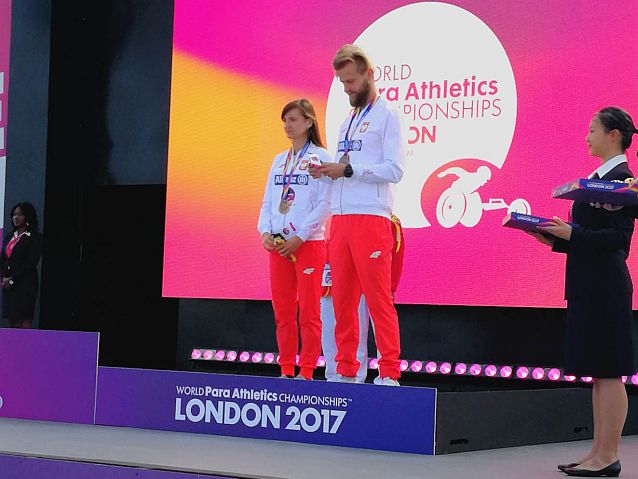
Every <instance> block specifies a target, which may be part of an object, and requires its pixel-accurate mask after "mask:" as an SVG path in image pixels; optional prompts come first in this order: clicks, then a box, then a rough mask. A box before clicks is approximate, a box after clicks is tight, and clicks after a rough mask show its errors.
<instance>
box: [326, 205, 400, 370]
mask: <svg viewBox="0 0 638 479" xmlns="http://www.w3.org/2000/svg"><path fill="white" fill-rule="evenodd" d="M393 245H394V230H393V227H392V222H391V221H390V220H389V219H387V218H384V217H382V216H373V215H335V216H333V217H332V226H331V230H330V269H331V271H332V297H333V301H334V309H335V318H336V325H335V338H336V341H337V356H336V360H337V372H338V373H339V374H341V375H343V376H348V377H353V376H356V374H357V370H358V369H359V361H357V345H358V344H359V317H358V314H357V308H358V306H359V299H360V296H361V293H362V292H363V295H364V296H365V298H366V302H367V303H368V310H369V311H370V316H372V318H373V320H374V327H375V337H376V342H377V349H378V350H379V352H380V353H381V359H380V360H379V374H380V375H381V377H389V378H393V379H398V378H399V377H400V376H401V371H400V369H399V354H400V353H401V341H400V338H399V320H398V316H397V311H396V309H395V308H394V303H393V300H392V293H391V291H390V287H391V269H392V248H393Z"/></svg>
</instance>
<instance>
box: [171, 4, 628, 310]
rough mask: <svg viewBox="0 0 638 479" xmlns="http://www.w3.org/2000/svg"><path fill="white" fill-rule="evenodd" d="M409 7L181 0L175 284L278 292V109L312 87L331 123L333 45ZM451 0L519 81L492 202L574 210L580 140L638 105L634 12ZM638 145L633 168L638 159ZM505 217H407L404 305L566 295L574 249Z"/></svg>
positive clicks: (262, 295) (518, 301)
mask: <svg viewBox="0 0 638 479" xmlns="http://www.w3.org/2000/svg"><path fill="white" fill-rule="evenodd" d="M410 3H413V2H407V1H396V0H395V1H386V0H384V1H352V2H341V1H336V0H335V1H332V0H329V1H323V2H314V3H310V2H298V1H295V0H282V1H278V2H265V1H263V2H262V1H254V2H241V1H240V2H232V3H231V2H211V1H209V0H176V2H175V26H174V51H173V85H172V93H171V122H170V139H169V164H168V180H167V188H168V191H167V195H168V197H167V213H166V214H167V216H166V243H165V258H164V287H163V294H164V295H165V296H171V297H188V298H223V299H226V298H237V299H269V298H270V292H269V287H268V273H267V254H266V253H265V251H264V250H263V249H262V247H261V241H260V238H259V234H258V233H257V230H256V223H257V218H258V215H259V209H260V206H261V199H262V194H263V188H264V182H265V177H266V174H267V172H268V169H269V167H270V164H271V161H272V158H273V156H274V155H275V154H277V153H278V152H280V151H283V150H284V149H286V148H287V146H288V143H287V141H286V138H285V136H284V134H283V132H282V128H281V122H280V120H279V114H280V111H281V108H282V106H283V105H284V104H285V103H286V102H287V101H289V100H291V99H294V98H298V97H302V96H304V97H308V98H310V99H311V101H313V103H314V105H315V108H316V109H317V112H318V115H319V117H320V118H319V119H320V123H321V124H322V125H323V122H324V119H325V109H326V104H327V97H328V92H329V90H330V86H331V84H332V80H333V72H332V69H331V60H332V57H333V55H334V53H335V52H336V51H337V49H338V48H339V47H340V46H341V45H342V44H344V43H350V42H353V41H354V40H355V39H356V38H357V37H358V36H359V35H360V34H361V33H362V32H363V31H364V30H365V29H366V28H367V27H368V26H369V25H370V24H371V23H373V22H374V21H375V20H376V19H378V18H379V17H381V16H383V15H384V14H386V13H388V12H390V11H392V10H394V9H395V8H397V7H400V6H402V5H407V4H410ZM449 3H450V4H453V5H458V6H460V7H462V8H464V9H465V10H467V11H469V12H471V13H472V14H474V15H475V16H477V17H479V18H480V19H481V20H482V21H483V22H484V23H486V24H487V25H488V26H489V27H490V29H491V30H492V31H493V32H494V34H495V35H496V36H497V37H498V39H499V40H500V42H501V43H502V45H503V47H504V49H505V51H506V52H507V55H508V57H509V60H510V63H511V65H512V68H513V72H514V78H515V80H516V90H517V120H516V129H515V132H514V138H513V141H512V144H511V147H510V149H509V153H508V156H507V160H506V161H505V163H504V165H503V167H502V168H501V170H500V172H499V174H498V175H497V176H496V177H494V178H493V179H492V180H491V181H490V182H488V183H487V184H486V185H485V186H484V187H482V188H481V190H480V191H481V196H482V197H483V201H486V200H487V198H507V199H508V200H512V199H514V198H517V197H520V196H523V197H525V198H526V199H527V200H528V201H529V202H530V204H532V205H533V212H532V213H533V214H536V215H540V216H551V215H553V214H555V215H558V216H561V217H563V218H566V216H567V212H568V209H569V207H570V202H568V201H561V200H553V199H551V197H550V196H551V195H550V194H551V190H552V188H553V187H554V186H557V185H559V184H562V183H565V182H567V181H569V180H572V179H575V178H578V177H584V176H586V175H588V174H589V173H590V172H592V171H593V170H594V169H595V168H596V167H597V166H598V165H599V161H598V160H597V159H596V158H592V157H590V156H589V154H588V152H587V148H586V145H585V141H584V138H585V135H586V134H587V128H588V124H589V121H590V119H591V117H592V115H593V113H595V112H596V111H597V110H599V109H600V108H602V107H604V106H607V105H617V106H620V107H623V108H625V109H627V110H628V111H629V112H630V113H633V115H635V116H638V63H636V62H635V61H634V60H635V59H636V58H638V15H636V14H635V12H633V11H631V9H629V8H628V7H627V4H626V3H625V2H622V1H609V2H605V3H604V12H601V3H600V2H582V1H566V2H538V1H517V2H508V1H504V0H502V1H501V0H498V1H497V0H492V1H487V0H486V1H481V2H473V1H456V2H449ZM457 34H461V33H460V32H457ZM416 35H417V33H416V32H415V36H416ZM428 48H436V46H431V45H424V46H423V55H424V56H427V54H428ZM373 60H374V59H373ZM344 101H345V95H344ZM324 139H325V134H324ZM637 143H638V142H637ZM635 152H636V145H635V144H634V145H633V146H632V148H631V149H630V150H629V152H628V158H629V166H630V168H632V169H633V170H634V171H638V160H637V159H636V153H635ZM330 153H331V154H334V152H330ZM460 164H461V165H462V164H463V163H460ZM466 164H467V165H468V166H478V165H479V164H480V163H476V161H475V162H471V161H470V162H466ZM437 187H439V186H437V183H436V180H434V179H433V180H432V182H431V183H430V182H428V183H427V184H426V188H425V189H424V196H423V198H422V204H423V207H424V211H425V209H427V208H431V207H432V206H433V202H434V203H435V202H436V199H434V200H433V199H432V197H428V194H427V193H425V192H427V191H433V190H436V188H437ZM438 193H440V191H439V192H438ZM504 214H505V212H504V211H503V214H500V213H497V214H494V212H492V213H491V214H489V215H485V216H484V218H483V219H482V220H481V222H480V223H479V224H478V225H477V226H476V227H474V228H471V229H470V228H452V229H445V228H442V227H441V226H439V225H438V224H434V223H433V225H432V226H431V227H429V228H423V229H408V228H406V229H405V239H406V252H405V262H404V269H403V276H402V280H401V284H400V286H399V289H398V291H397V297H396V299H397V302H399V303H416V304H441V305H492V306H531V307H561V306H563V305H564V301H563V278H564V263H565V258H564V256H563V255H559V254H555V253H551V252H550V251H549V250H548V249H547V248H546V247H544V246H542V245H540V244H538V243H536V242H535V241H534V240H533V239H532V238H530V237H528V236H526V235H524V234H523V233H521V232H519V231H515V230H510V229H506V228H502V227H501V220H502V218H503V216H504ZM636 254H637V253H636V252H635V250H634V251H633V252H632V255H631V256H630V259H629V265H630V269H631V271H632V275H633V277H634V278H637V277H638V276H637V275H636V273H638V266H637V265H636V263H637V261H636Z"/></svg>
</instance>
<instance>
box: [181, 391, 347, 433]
mask: <svg viewBox="0 0 638 479" xmlns="http://www.w3.org/2000/svg"><path fill="white" fill-rule="evenodd" d="M177 394H178V396H182V395H184V396H187V397H186V398H184V399H185V402H184V403H183V402H182V397H176V398H175V420H176V421H188V422H193V423H199V422H202V421H203V422H204V423H214V424H220V425H227V426H232V425H237V424H241V425H243V426H246V427H249V428H252V427H261V428H264V429H285V430H289V431H304V432H307V433H315V432H316V433H323V434H337V432H338V431H339V428H340V427H341V424H342V422H343V420H344V419H345V417H346V415H347V411H346V410H345V409H346V408H347V407H348V405H349V404H350V400H349V399H348V398H344V397H333V396H318V395H310V394H294V393H284V392H279V393H277V392H273V391H270V390H268V389H260V390H255V389H252V388H213V387H210V386H206V387H189V386H177ZM188 396H190V398H189V397H188ZM193 396H195V397H193ZM202 397H203V398H204V399H200V398H202ZM206 398H208V399H206ZM246 401H248V402H246Z"/></svg>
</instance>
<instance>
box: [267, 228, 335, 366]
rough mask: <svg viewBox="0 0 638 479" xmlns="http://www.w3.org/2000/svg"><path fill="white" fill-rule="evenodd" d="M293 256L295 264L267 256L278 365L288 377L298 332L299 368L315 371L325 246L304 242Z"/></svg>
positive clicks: (293, 361)
mask: <svg viewBox="0 0 638 479" xmlns="http://www.w3.org/2000/svg"><path fill="white" fill-rule="evenodd" d="M294 254H295V256H296V257H297V261H296V262H294V263H293V262H292V261H290V260H289V259H287V258H283V257H282V256H280V255H279V253H277V252H272V253H270V255H269V257H270V261H269V264H270V290H271V292H272V307H273V310H274V312H275V325H276V328H277V346H278V347H279V364H280V366H281V370H282V373H283V374H288V375H293V374H294V368H295V359H296V356H297V351H298V338H299V332H301V352H300V354H299V366H301V367H302V368H310V369H315V368H316V367H317V359H318V358H319V355H320V354H321V312H320V299H321V275H322V273H323V267H324V265H325V262H326V243H325V241H323V240H320V241H306V242H305V243H303V244H302V245H301V246H300V247H299V248H298V249H297V251H295V253H294ZM297 309H299V329H298V328H297Z"/></svg>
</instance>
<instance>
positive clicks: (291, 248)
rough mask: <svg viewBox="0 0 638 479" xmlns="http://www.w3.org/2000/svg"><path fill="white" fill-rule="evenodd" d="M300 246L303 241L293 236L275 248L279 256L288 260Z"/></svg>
mask: <svg viewBox="0 0 638 479" xmlns="http://www.w3.org/2000/svg"><path fill="white" fill-rule="evenodd" d="M302 244H303V240H302V239H301V238H300V237H299V236H293V237H292V238H290V239H289V240H287V241H286V242H285V243H284V244H282V245H280V246H279V247H277V251H278V252H279V254H280V255H281V256H285V257H286V258H288V257H289V256H290V255H291V254H293V253H294V252H295V251H297V250H298V249H299V247H300V246H301V245H302Z"/></svg>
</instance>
